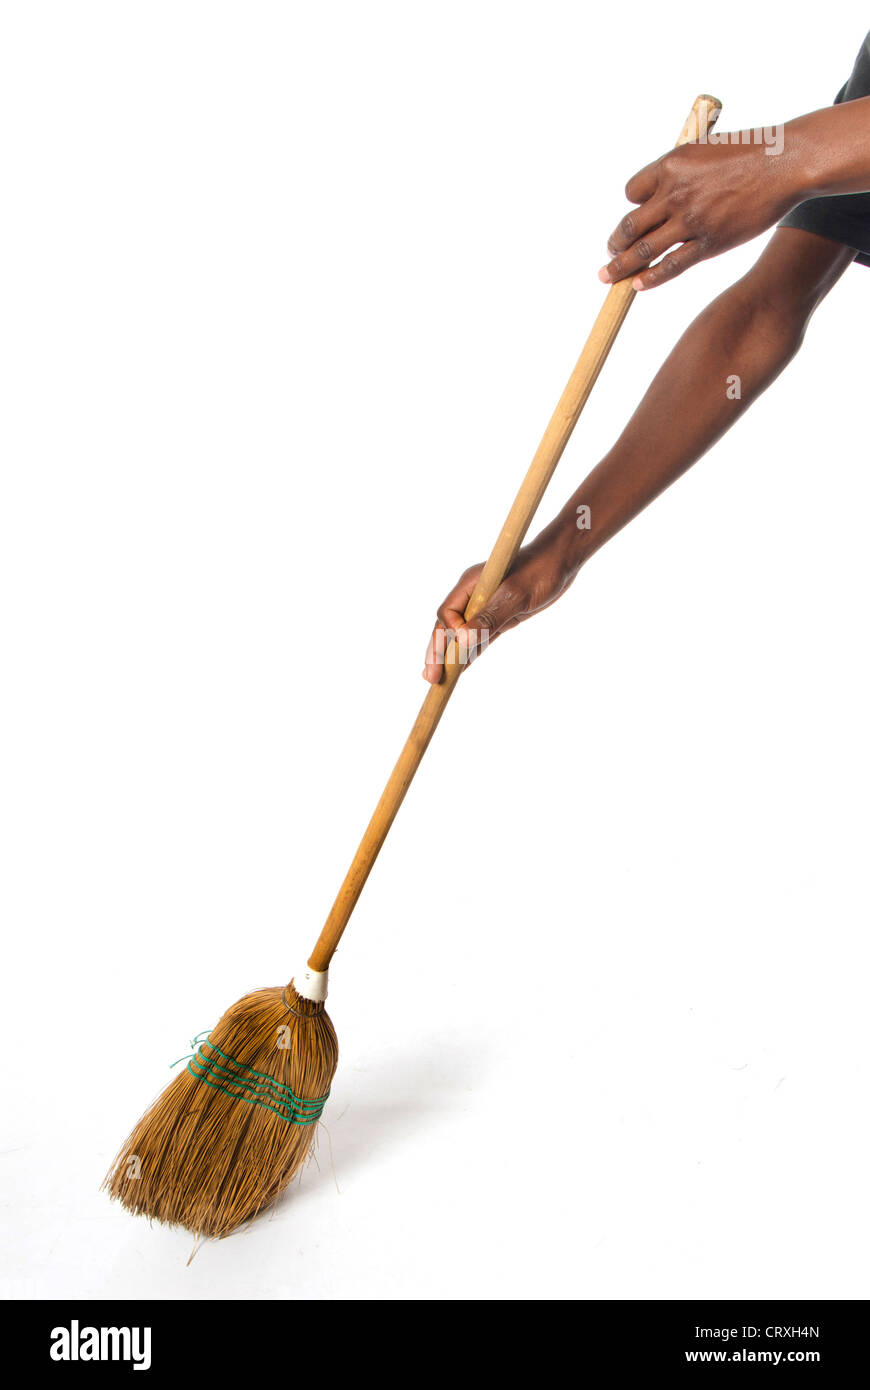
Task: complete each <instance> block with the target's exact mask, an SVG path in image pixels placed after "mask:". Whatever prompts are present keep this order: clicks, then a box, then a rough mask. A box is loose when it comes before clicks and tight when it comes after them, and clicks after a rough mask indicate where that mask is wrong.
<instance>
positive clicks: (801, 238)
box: [423, 228, 855, 683]
mask: <svg viewBox="0 0 870 1390" xmlns="http://www.w3.org/2000/svg"><path fill="white" fill-rule="evenodd" d="M854 255H855V253H854V251H853V250H851V249H850V248H848V247H844V246H842V245H840V244H839V243H838V242H834V241H829V240H827V239H826V238H824V237H819V236H816V235H814V234H813V233H811V232H804V231H800V230H798V229H797V228H781V229H779V230H778V231H777V232H775V233H774V236H773V237H772V238H771V240H770V242H769V244H768V245H767V247H766V248H765V250H764V251H763V252H762V254H761V256H760V257H759V259H758V261H757V262H756V264H755V265H754V266H753V268H752V269H751V270H750V271H749V272H748V274H746V275H744V276H743V278H742V279H740V280H738V281H737V283H736V284H734V285H732V286H731V288H730V289H728V290H726V291H725V292H724V294H721V295H720V296H719V297H718V299H715V300H714V301H713V303H712V304H710V305H709V306H708V307H707V308H706V309H705V310H704V311H703V313H701V314H700V315H699V316H698V318H696V319H695V321H694V322H693V323H692V324H691V325H690V327H689V328H688V329H687V330H686V332H685V333H684V334H683V336H682V338H681V339H680V341H679V342H678V343H677V345H676V347H675V348H674V350H673V352H672V353H671V354H670V356H669V357H668V358H667V360H666V361H665V363H664V365H663V366H662V367H661V369H660V370H659V372H658V374H657V375H656V377H655V378H654V380H653V382H652V384H651V385H650V387H649V389H648V390H647V393H646V395H645V396H644V398H643V400H642V401H641V403H640V405H639V406H638V408H637V410H636V411H635V413H634V415H633V416H632V417H631V419H630V420H629V422H628V424H627V425H626V427H625V429H624V430H623V432H622V434H621V435H620V437H619V439H618V440H617V441H616V443H615V444H614V446H613V448H612V449H611V450H610V452H609V453H608V454H606V455H605V457H604V458H603V459H602V460H601V462H600V463H599V464H598V465H597V466H596V467H595V468H594V469H593V470H592V472H591V473H590V474H589V476H588V477H587V478H586V479H585V480H584V482H582V483H581V485H580V487H579V488H578V489H577V491H576V492H575V493H574V494H573V496H572V497H571V498H570V499H569V500H568V502H567V503H566V504H565V506H564V507H563V508H562V510H561V511H560V512H559V513H558V515H557V516H555V517H554V518H553V520H552V521H551V522H550V523H549V525H547V526H546V527H545V528H544V530H543V531H541V532H540V534H539V535H538V536H536V537H535V539H534V540H533V541H531V542H530V543H529V544H528V545H525V546H524V547H523V548H522V550H521V551H520V553H519V555H518V556H517V559H516V561H515V563H514V565H513V568H512V569H511V571H510V573H509V574H508V576H507V578H506V579H505V581H504V583H503V584H502V585H501V587H500V588H499V589H498V590H497V591H496V593H495V595H494V597H493V599H492V600H491V602H490V603H489V604H487V606H486V609H485V611H484V612H482V613H479V614H478V615H477V616H476V618H475V620H474V623H473V624H472V629H473V630H471V631H470V632H469V638H468V647H469V653H470V655H473V654H474V651H475V649H477V648H479V646H480V645H481V643H480V638H479V634H480V633H481V632H485V633H486V634H487V638H488V640H492V639H494V638H495V637H498V636H500V635H501V634H502V633H503V632H507V631H508V630H509V629H510V628H512V627H516V625H517V624H518V623H521V622H523V621H524V620H525V619H526V618H530V617H532V616H533V615H534V614H535V613H539V612H541V611H542V609H544V608H548V607H549V606H550V604H551V603H554V602H555V601H556V599H557V598H559V597H560V596H561V595H562V594H563V593H564V592H565V591H566V589H568V588H569V587H570V585H571V584H572V582H573V581H574V579H575V578H576V576H577V574H578V573H579V571H580V569H581V567H582V566H583V565H584V564H585V563H586V561H587V560H588V559H589V558H590V557H591V556H592V555H594V554H595V551H596V550H598V549H600V547H601V546H602V545H604V544H605V542H606V541H608V540H609V539H610V538H611V536H614V535H615V534H616V533H617V531H620V530H621V529H622V527H623V526H625V525H627V523H628V522H629V521H631V520H632V518H633V517H635V516H637V514H638V512H640V511H642V510H643V508H644V507H646V506H647V505H648V504H649V503H650V502H652V501H653V499H654V498H656V497H658V495H659V494H660V493H661V492H663V491H664V490H665V488H667V487H669V486H670V484H671V483H672V482H674V481H675V479H677V478H679V477H680V476H681V474H683V473H685V472H686V470H687V469H688V468H690V467H691V465H692V464H693V463H695V462H696V461H697V460H698V459H699V458H700V457H701V455H702V454H704V453H706V451H707V449H709V448H710V446H711V445H712V444H714V443H715V442H716V440H717V439H719V438H720V437H721V435H723V434H724V433H725V431H726V430H727V429H729V428H730V426H731V425H732V424H733V423H734V422H735V420H737V419H739V418H740V416H741V415H742V414H743V412H744V411H745V410H746V409H747V408H748V407H749V406H750V405H751V404H752V402H753V401H754V400H757V398H758V396H759V395H760V394H761V393H762V391H764V390H765V388H766V387H767V386H769V385H770V383H771V382H772V381H773V380H774V379H775V378H776V377H777V376H778V375H779V373H780V372H781V371H782V369H783V367H785V365H786V364H787V363H788V362H789V361H790V360H791V358H792V357H793V356H794V354H795V353H796V352H797V350H798V348H799V347H800V344H801V341H802V339H803V334H804V331H805V329H806V326H807V323H808V322H809V319H810V317H811V315H812V313H813V311H814V309H815V308H816V306H817V305H818V304H819V303H820V302H821V300H822V299H823V298H824V296H825V295H826V294H827V292H828V290H829V289H830V288H831V287H832V285H834V284H835V283H836V281H837V280H838V279H839V277H840V275H842V273H843V271H844V270H845V269H846V267H847V266H848V265H849V264H850V262H851V261H852V260H853V259H854ZM734 374H737V375H739V377H740V388H741V393H740V398H739V399H736V400H735V399H731V398H730V397H729V394H728V391H727V382H728V379H729V378H731V377H733V375H734ZM675 420H679V429H675V428H674V421H675ZM579 506H586V507H588V508H589V510H590V521H591V525H590V527H589V529H586V530H580V529H578V526H577V516H578V514H577V508H578V507H579ZM481 568H482V566H481V565H473V566H472V567H471V568H470V569H467V570H466V571H465V573H464V574H463V575H462V576H461V578H460V579H459V582H458V583H457V584H456V585H455V586H454V587H453V589H451V591H450V593H449V594H448V595H447V597H446V598H445V600H444V602H443V603H442V605H441V607H440V608H439V609H438V622H437V624H436V626H435V629H434V631H433V634H432V637H431V638H430V642H429V647H428V650H427V654H426V665H425V667H424V671H423V675H424V677H425V679H426V680H428V681H431V682H433V683H437V682H438V681H439V680H440V679H441V675H442V670H443V661H442V654H443V650H444V636H445V634H444V632H443V629H444V628H449V629H450V630H452V631H456V630H458V629H460V628H461V627H463V626H464V624H463V613H464V610H465V606H466V604H467V602H468V599H469V598H470V596H471V592H472V590H473V588H474V585H475V582H476V580H477V577H478V575H479V573H480V570H481ZM439 629H441V631H440V632H439Z"/></svg>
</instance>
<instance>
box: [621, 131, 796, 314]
mask: <svg viewBox="0 0 870 1390" xmlns="http://www.w3.org/2000/svg"><path fill="white" fill-rule="evenodd" d="M750 133H751V134H753V136H754V143H752V144H739V145H738V144H730V143H728V144H712V143H711V144H703V145H681V146H680V147H679V148H678V149H675V150H671V151H670V152H669V153H668V154H666V155H663V156H662V158H661V159H657V160H655V161H654V163H652V164H648V165H647V166H646V168H645V169H641V170H640V172H639V173H637V174H635V175H634V177H633V178H631V179H629V181H628V183H627V184H626V187H625V196H626V197H627V198H628V201H629V202H630V203H637V204H638V205H639V206H638V207H637V209H636V211H634V212H630V213H628V214H627V215H626V216H625V217H623V219H622V221H621V222H620V224H619V226H618V227H617V228H616V230H615V232H614V233H613V235H612V236H611V238H610V240H609V241H608V243H607V249H608V251H609V252H610V254H611V256H612V257H613V259H612V260H611V261H609V262H608V264H607V265H605V266H602V268H601V270H600V271H599V272H598V275H599V279H601V280H603V281H604V282H605V284H611V283H613V282H615V281H617V280H625V279H627V277H628V276H636V279H635V280H634V282H633V283H634V288H635V289H638V290H641V289H642V290H648V289H652V288H653V287H654V286H655V285H661V284H663V283H664V282H665V281H666V280H673V279H674V277H675V276H677V275H681V274H682V272H683V271H684V270H687V269H688V267H689V266H692V265H697V263H698V262H699V261H703V260H706V259H707V258H708V257H710V256H718V255H719V254H720V253H721V252H722V251H730V250H731V248H732V247H734V246H740V245H741V243H742V242H744V241H749V240H750V239H751V238H752V237H754V236H758V235H759V233H761V232H763V231H766V229H767V228H768V227H772V226H773V225H774V223H776V222H778V221H779V219H780V218H781V217H783V216H784V215H785V213H786V212H788V211H789V209H790V208H792V207H794V206H795V204H796V203H798V202H800V201H801V192H800V189H799V187H798V186H797V185H798V181H799V171H798V169H797V167H796V163H797V161H796V159H795V158H794V157H793V156H792V155H791V154H790V152H789V151H790V147H789V145H788V144H787V143H785V144H784V146H783V148H782V151H781V152H780V153H777V154H774V153H768V151H769V150H772V149H774V148H775V147H774V146H772V145H765V144H764V143H762V141H761V140H760V139H759V138H758V137H757V136H756V135H755V133H754V132H750ZM712 138H713V137H711V139H712ZM672 248H676V249H672ZM666 253H667V254H666ZM660 256H661V257H663V259H662V260H659V259H658V258H659V257H660ZM652 261H655V262H656V264H655V265H651V264H650V263H651V262H652ZM647 267H648V268H647ZM638 272H640V274H639V273H638Z"/></svg>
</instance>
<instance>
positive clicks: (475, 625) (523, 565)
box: [423, 537, 577, 685]
mask: <svg viewBox="0 0 870 1390" xmlns="http://www.w3.org/2000/svg"><path fill="white" fill-rule="evenodd" d="M482 569H483V565H472V566H471V568H470V569H467V570H466V571H465V573H464V574H463V575H462V576H461V577H460V579H459V581H458V583H457V584H455V585H454V587H453V588H452V589H451V590H450V593H449V594H448V595H447V597H446V598H445V600H444V602H443V603H442V604H441V607H440V608H439V609H438V621H437V622H436V624H435V627H434V628H433V630H432V636H431V637H430V639H429V646H428V647H427V649H426V664H425V666H424V667H423V678H424V680H427V681H429V682H430V683H431V684H432V685H437V684H438V682H439V681H440V680H441V676H442V674H443V671H444V654H445V650H446V648H447V645H448V643H449V641H450V638H449V636H448V633H456V634H458V638H457V641H458V643H459V648H458V651H459V659H460V662H461V663H462V664H465V662H466V661H469V662H470V661H472V660H474V658H475V657H476V656H478V655H479V654H480V652H481V651H482V650H483V648H484V647H486V646H487V645H488V644H489V643H490V642H492V641H494V640H495V638H496V637H500V636H501V634H502V633H503V632H507V631H508V630H509V629H510V628H512V627H516V626H517V624H518V623H521V622H524V621H525V619H526V618H531V617H532V616H533V615H534V614H535V613H540V612H541V611H542V609H544V608H549V606H550V604H551V603H555V602H556V599H557V598H559V597H560V595H562V594H563V593H564V592H565V590H566V589H567V588H569V587H570V584H571V581H572V580H573V578H574V576H575V574H576V572H577V570H576V566H574V565H573V564H572V563H571V562H570V561H569V559H568V558H567V557H566V556H565V555H564V554H563V547H561V546H559V545H558V544H557V543H556V542H555V540H552V539H551V540H550V541H549V542H547V541H546V540H543V538H541V537H539V538H537V539H536V540H535V541H533V542H532V543H531V544H530V545H527V546H524V547H523V549H522V550H521V551H520V553H519V554H518V556H517V558H516V560H515V561H514V564H513V567H512V569H511V570H510V573H509V574H508V576H507V578H506V579H505V580H504V581H503V583H502V584H501V586H500V588H498V589H496V591H495V594H494V595H493V597H492V598H491V599H490V601H489V603H487V604H486V605H485V607H484V608H482V609H481V611H480V612H479V613H477V614H476V615H475V616H474V618H472V620H471V622H469V623H467V624H466V622H465V617H464V614H465V609H466V607H467V606H468V601H469V599H470V598H471V595H472V592H473V590H474V586H475V584H476V583H477V581H478V579H479V577H480V572H481V570H482Z"/></svg>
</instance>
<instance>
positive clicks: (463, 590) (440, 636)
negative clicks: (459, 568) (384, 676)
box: [423, 565, 481, 685]
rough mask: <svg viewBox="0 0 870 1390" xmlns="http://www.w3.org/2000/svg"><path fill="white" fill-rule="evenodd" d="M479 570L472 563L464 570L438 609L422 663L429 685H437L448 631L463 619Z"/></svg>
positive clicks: (451, 630) (459, 624)
mask: <svg viewBox="0 0 870 1390" xmlns="http://www.w3.org/2000/svg"><path fill="white" fill-rule="evenodd" d="M480 570H481V566H480V565H473V566H472V567H471V569H468V570H466V571H465V573H464V574H463V575H462V577H461V578H460V580H459V583H458V584H455V585H454V586H453V588H452V589H451V590H450V593H449V594H448V595H447V597H446V598H445V600H444V602H443V603H442V604H441V607H440V608H439V609H438V621H437V622H436V624H435V626H434V628H433V629H432V636H431V637H430V638H429V645H428V647H427V648H426V659H425V662H424V665H423V679H424V680H427V681H429V683H430V685H437V684H438V682H439V681H440V679H441V673H442V671H443V670H444V653H445V651H446V649H447V642H448V640H449V639H448V633H449V632H455V631H456V629H457V628H458V627H461V626H462V624H463V622H464V621H465V610H466V608H467V607H468V600H469V599H470V598H471V595H472V593H473V592H474V586H475V584H476V583H477V577H478V575H479V574H480Z"/></svg>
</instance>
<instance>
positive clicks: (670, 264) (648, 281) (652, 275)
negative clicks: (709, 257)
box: [632, 241, 704, 290]
mask: <svg viewBox="0 0 870 1390" xmlns="http://www.w3.org/2000/svg"><path fill="white" fill-rule="evenodd" d="M703 256H704V248H703V247H702V245H701V243H700V241H684V242H683V244H682V246H678V247H677V249H676V251H672V252H671V253H670V255H668V256H665V257H664V258H663V259H662V260H660V261H656V263H655V265H651V266H650V268H649V270H645V271H643V273H642V274H640V275H638V276H637V277H636V278H635V279H634V280H632V285H633V286H634V288H635V289H636V290H652V289H655V287H656V285H663V284H664V283H665V281H666V280H674V279H676V277H677V276H678V275H682V273H683V271H684V270H688V269H689V266H692V265H696V264H697V262H698V261H700V260H702V259H703Z"/></svg>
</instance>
